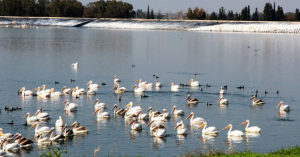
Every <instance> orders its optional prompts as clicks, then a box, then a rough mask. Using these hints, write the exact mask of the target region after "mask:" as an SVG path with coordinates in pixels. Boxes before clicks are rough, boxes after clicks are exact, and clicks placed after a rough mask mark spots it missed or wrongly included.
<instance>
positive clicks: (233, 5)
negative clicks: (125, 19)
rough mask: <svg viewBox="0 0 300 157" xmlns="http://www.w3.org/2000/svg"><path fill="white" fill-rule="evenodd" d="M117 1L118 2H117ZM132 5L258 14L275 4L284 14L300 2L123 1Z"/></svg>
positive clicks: (232, 0) (226, 0)
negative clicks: (245, 9) (246, 8)
mask: <svg viewBox="0 0 300 157" xmlns="http://www.w3.org/2000/svg"><path fill="white" fill-rule="evenodd" d="M78 1H81V2H82V4H83V5H86V4H87V3H89V2H94V1H97V0H78ZM117 1H118V0H117ZM123 2H127V3H130V4H132V5H133V7H134V10H137V9H142V10H144V11H146V10H147V6H148V5H149V7H150V9H153V11H154V12H157V11H158V10H161V12H174V13H175V12H177V11H180V10H183V11H185V12H186V11H187V9H188V8H189V7H191V8H192V9H193V8H195V7H196V6H198V7H199V8H201V7H203V8H204V9H205V10H206V11H208V12H209V13H211V12H213V11H215V12H218V10H219V8H220V7H221V6H224V7H225V8H226V10H233V11H234V12H241V10H242V9H243V8H244V7H245V6H247V5H250V7H251V12H254V9H255V8H256V7H257V8H258V10H259V11H260V12H262V11H263V9H264V6H265V3H267V2H270V3H272V4H273V3H274V2H275V3H276V9H277V5H280V6H281V7H283V11H284V12H295V9H296V8H300V0H272V1H271V0H123Z"/></svg>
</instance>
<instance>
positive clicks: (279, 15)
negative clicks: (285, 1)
mask: <svg viewBox="0 0 300 157" xmlns="http://www.w3.org/2000/svg"><path fill="white" fill-rule="evenodd" d="M283 19H284V13H283V9H282V7H280V6H279V5H278V7H277V12H276V20H277V21H283Z"/></svg>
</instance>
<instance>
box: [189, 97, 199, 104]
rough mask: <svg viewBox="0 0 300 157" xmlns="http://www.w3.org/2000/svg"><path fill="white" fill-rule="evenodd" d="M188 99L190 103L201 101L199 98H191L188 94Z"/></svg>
mask: <svg viewBox="0 0 300 157" xmlns="http://www.w3.org/2000/svg"><path fill="white" fill-rule="evenodd" d="M186 100H187V102H188V104H197V103H198V102H199V100H198V99H197V98H191V96H190V95H188V96H187V97H186Z"/></svg>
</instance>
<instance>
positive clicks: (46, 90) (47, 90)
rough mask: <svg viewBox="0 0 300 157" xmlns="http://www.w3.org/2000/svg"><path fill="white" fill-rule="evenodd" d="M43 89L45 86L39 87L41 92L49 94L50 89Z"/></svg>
mask: <svg viewBox="0 0 300 157" xmlns="http://www.w3.org/2000/svg"><path fill="white" fill-rule="evenodd" d="M45 88H46V85H43V86H42V87H41V90H42V91H43V92H46V93H50V89H45Z"/></svg>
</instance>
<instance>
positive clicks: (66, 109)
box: [62, 99, 77, 112]
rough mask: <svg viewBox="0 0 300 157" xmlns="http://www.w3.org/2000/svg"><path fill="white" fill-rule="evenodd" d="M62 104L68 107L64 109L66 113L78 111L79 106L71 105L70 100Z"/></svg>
mask: <svg viewBox="0 0 300 157" xmlns="http://www.w3.org/2000/svg"><path fill="white" fill-rule="evenodd" d="M62 104H66V106H65V108H64V110H65V111H71V112H73V111H77V104H75V103H69V100H68V99H67V100H65V101H64V102H63V103H62Z"/></svg>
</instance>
